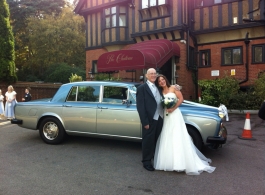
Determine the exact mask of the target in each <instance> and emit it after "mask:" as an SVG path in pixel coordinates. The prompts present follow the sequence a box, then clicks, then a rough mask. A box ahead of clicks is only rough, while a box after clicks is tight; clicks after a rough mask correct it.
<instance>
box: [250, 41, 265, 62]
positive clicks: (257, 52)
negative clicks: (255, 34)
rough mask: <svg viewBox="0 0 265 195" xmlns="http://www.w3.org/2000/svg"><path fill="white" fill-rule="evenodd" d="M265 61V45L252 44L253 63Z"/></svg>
mask: <svg viewBox="0 0 265 195" xmlns="http://www.w3.org/2000/svg"><path fill="white" fill-rule="evenodd" d="M264 62H265V45H253V46H252V63H264Z"/></svg>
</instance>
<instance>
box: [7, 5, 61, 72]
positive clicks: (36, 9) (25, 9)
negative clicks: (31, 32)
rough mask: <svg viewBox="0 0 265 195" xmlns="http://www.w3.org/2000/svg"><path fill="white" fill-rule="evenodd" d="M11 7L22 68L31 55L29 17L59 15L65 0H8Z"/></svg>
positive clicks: (17, 62)
mask: <svg viewBox="0 0 265 195" xmlns="http://www.w3.org/2000/svg"><path fill="white" fill-rule="evenodd" d="M7 3H8V4H9V8H10V18H11V25H12V27H13V33H14V37H15V43H16V45H15V51H16V61H15V63H16V66H17V68H18V69H21V68H22V67H23V66H24V65H26V64H27V60H28V58H30V55H29V38H28V29H27V26H28V19H29V18H39V19H43V18H44V17H45V16H46V15H53V16H58V15H59V13H61V11H62V7H64V6H65V0H34V1H32V0H19V1H18V0H7Z"/></svg>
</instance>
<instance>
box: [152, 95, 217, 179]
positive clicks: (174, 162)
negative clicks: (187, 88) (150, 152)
mask: <svg viewBox="0 0 265 195" xmlns="http://www.w3.org/2000/svg"><path fill="white" fill-rule="evenodd" d="M164 96H165V98H166V97H170V98H176V95H175V94H174V93H167V94H166V95H164ZM210 162H211V160H210V159H207V158H206V157H205V156H204V155H203V154H202V153H201V152H200V151H199V150H198V149H197V148H196V147H195V145H194V144H193V142H192V140H191V138H190V136H189V134H188V131H187V128H186V125H185V122H184V119H183V116H182V114H181V112H180V110H179V108H177V109H176V110H175V111H174V112H172V113H169V114H168V116H166V114H165V113H164V125H163V129H162V132H161V134H160V136H159V138H158V140H157V144H156V150H155V157H154V168H155V169H156V170H164V171H178V172H182V171H185V172H186V174H188V175H199V174H200V173H201V172H203V171H206V172H208V173H212V172H213V171H214V170H215V167H212V166H210V165H209V163H210Z"/></svg>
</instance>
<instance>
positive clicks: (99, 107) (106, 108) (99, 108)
mask: <svg viewBox="0 0 265 195" xmlns="http://www.w3.org/2000/svg"><path fill="white" fill-rule="evenodd" d="M98 108H99V109H108V108H107V107H98Z"/></svg>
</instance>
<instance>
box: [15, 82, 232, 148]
mask: <svg viewBox="0 0 265 195" xmlns="http://www.w3.org/2000/svg"><path fill="white" fill-rule="evenodd" d="M138 86H139V83H128V82H110V81H107V82H105V81H84V82H75V83H68V84H64V85H62V86H61V87H60V88H59V90H58V91H57V92H56V94H55V95H54V97H53V98H51V99H44V100H36V101H31V102H21V103H20V102H19V103H17V104H16V106H15V119H12V120H11V123H12V124H18V125H19V126H21V127H23V128H27V129H33V130H39V134H40V137H41V138H42V140H43V141H44V142H46V143H48V144H59V143H61V142H62V141H63V140H64V138H65V136H66V135H67V134H68V135H78V136H90V137H102V138H112V139H122V140H135V141H141V139H142V137H141V136H142V133H141V131H142V130H141V123H140V119H139V115H138V112H137V110H136V103H137V102H136V90H137V87H138ZM180 110H181V112H182V114H183V117H184V120H185V123H186V126H187V130H188V132H189V134H190V136H191V138H192V140H193V142H194V144H195V145H196V147H197V148H198V149H202V146H203V145H207V146H209V147H212V148H218V147H219V146H221V145H222V144H225V143H226V139H227V132H226V129H225V127H224V126H223V124H222V118H221V117H220V116H219V110H218V108H216V107H211V106H206V105H202V104H198V103H194V102H189V101H184V102H183V103H182V105H181V106H180Z"/></svg>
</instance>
